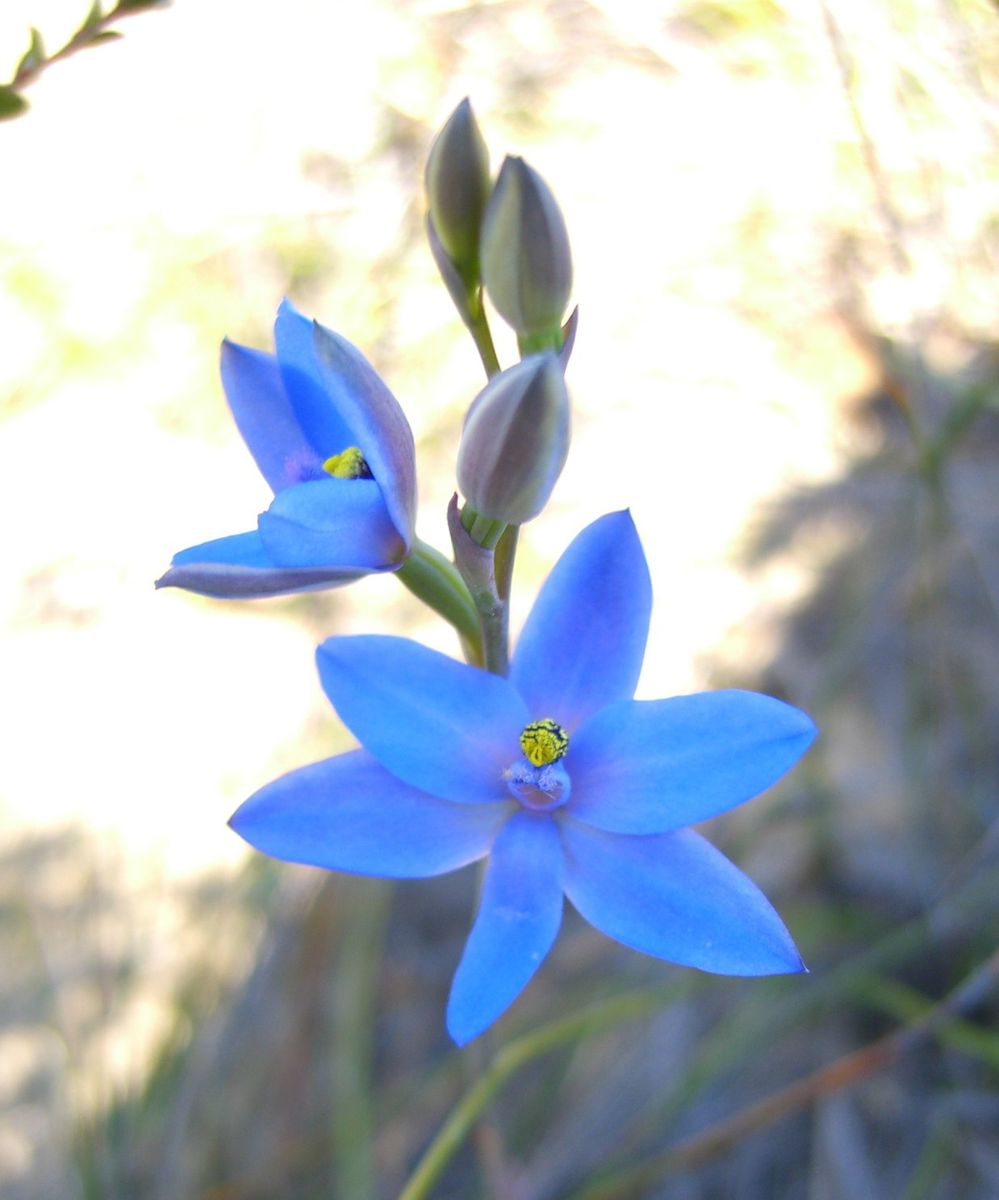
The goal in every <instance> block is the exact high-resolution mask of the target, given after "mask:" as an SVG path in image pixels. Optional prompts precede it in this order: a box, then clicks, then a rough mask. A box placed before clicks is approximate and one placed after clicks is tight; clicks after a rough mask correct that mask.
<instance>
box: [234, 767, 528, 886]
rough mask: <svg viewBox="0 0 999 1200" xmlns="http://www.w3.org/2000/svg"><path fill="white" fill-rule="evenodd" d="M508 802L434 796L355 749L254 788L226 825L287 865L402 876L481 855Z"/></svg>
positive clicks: (452, 867)
mask: <svg viewBox="0 0 999 1200" xmlns="http://www.w3.org/2000/svg"><path fill="white" fill-rule="evenodd" d="M510 807H512V805H511V806H507V805H501V804H493V805H460V804H449V803H448V802H447V801H446V800H437V799H436V798H435V797H433V796H428V795H427V794H426V793H425V792H419V791H417V790H416V788H411V787H409V786H408V785H407V784H405V783H402V782H401V781H400V780H398V779H396V778H395V777H394V776H393V775H390V774H389V773H388V771H386V770H385V769H384V768H382V767H380V766H379V765H378V763H376V762H375V760H374V759H373V758H372V757H371V756H370V755H368V754H365V752H364V751H363V750H355V751H353V752H351V753H349V754H341V755H339V756H338V757H337V758H328V759H326V760H325V761H324V762H318V763H315V764H313V765H312V766H309V767H302V768H301V769H300V770H297V771H292V772H290V774H288V775H285V776H283V777H282V778H281V779H277V780H275V781H274V783H270V784H268V785H267V786H266V787H263V788H261V789H260V791H259V792H257V793H256V794H255V795H253V796H251V797H250V799H249V800H247V801H246V803H245V804H243V805H242V806H241V807H240V808H239V809H238V810H237V812H236V813H235V815H234V816H233V818H232V820H231V821H230V822H229V824H230V825H231V826H232V827H233V829H235V831H236V832H237V833H238V834H239V835H240V837H242V838H245V839H246V841H248V842H249V843H250V845H251V846H255V847H256V849H258V850H261V851H263V853H264V854H270V855H271V856H272V857H274V858H281V859H284V860H285V861H286V862H296V863H307V864H309V865H311V866H315V867H328V868H330V869H332V870H334V871H350V872H353V873H354V874H356V875H382V876H385V877H387V878H391V879H409V878H420V877H423V876H426V875H440V874H442V873H443V872H444V871H453V870H455V869H456V868H457V867H463V866H465V864H466V863H470V862H474V861H475V860H476V859H478V858H481V857H482V856H483V855H484V854H487V853H488V851H489V848H490V846H491V845H492V843H493V840H494V839H495V837H496V834H497V832H498V831H499V829H500V827H501V825H502V824H503V821H504V820H505V819H506V818H507V816H509V812H510Z"/></svg>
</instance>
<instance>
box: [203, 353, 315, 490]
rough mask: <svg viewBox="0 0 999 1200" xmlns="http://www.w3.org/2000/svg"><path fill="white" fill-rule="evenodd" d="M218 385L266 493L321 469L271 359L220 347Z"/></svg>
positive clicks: (276, 364)
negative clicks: (306, 473)
mask: <svg viewBox="0 0 999 1200" xmlns="http://www.w3.org/2000/svg"><path fill="white" fill-rule="evenodd" d="M222 386H223V388H224V389H225V394H226V399H227V400H228V401H229V407H230V409H231V410H232V415H233V417H234V418H235V421H236V425H237V427H238V428H239V432H240V433H241V434H242V435H243V440H244V441H245V442H246V445H247V447H248V449H249V451H250V453H251V454H252V455H253V457H254V460H255V461H256V464H257V466H258V467H259V468H260V472H261V474H262V475H263V477H264V478H265V479H266V480H267V482H268V483H269V484H270V486H271V490H272V491H275V492H279V491H280V490H281V489H282V488H284V487H287V486H288V485H289V484H290V483H297V482H298V481H299V480H300V479H301V478H302V477H303V473H304V472H305V471H306V470H308V469H310V468H316V467H319V466H320V465H321V460H320V459H319V458H318V456H317V455H316V453H315V451H314V449H313V448H312V446H311V445H310V443H309V440H308V438H307V437H306V436H305V433H304V432H303V430H302V427H301V425H300V424H299V421H298V418H297V416H296V415H295V412H294V410H293V408H292V406H291V403H290V401H289V400H288V395H287V393H286V391H285V388H284V384H283V382H282V379H281V371H280V369H279V367H278V362H277V359H276V358H275V357H274V355H273V354H264V353H263V352H262V351H260V350H251V349H250V348H249V347H247V346H240V345H237V344H236V343H235V342H230V341H228V340H226V341H224V342H223V343H222Z"/></svg>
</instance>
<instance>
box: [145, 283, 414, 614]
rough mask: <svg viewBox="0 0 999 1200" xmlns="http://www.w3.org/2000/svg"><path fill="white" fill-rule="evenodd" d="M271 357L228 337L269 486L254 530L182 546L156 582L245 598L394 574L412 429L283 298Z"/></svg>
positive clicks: (236, 412)
mask: <svg viewBox="0 0 999 1200" xmlns="http://www.w3.org/2000/svg"><path fill="white" fill-rule="evenodd" d="M274 341H275V344H276V347H277V355H276V356H275V355H273V354H265V353H263V352H261V351H259V350H251V349H249V348H248V347H246V346H238V345H236V344H235V343H233V342H229V341H226V342H224V343H223V345H222V383H223V386H224V388H225V393H226V397H227V399H228V401H229V406H230V408H231V409H232V413H233V416H234V417H235V418H236V424H237V426H238V427H239V431H240V433H241V434H242V435H243V438H244V440H245V441H246V444H247V446H248V447H249V449H250V453H251V454H252V455H253V457H254V459H255V460H256V463H257V466H258V467H259V468H260V470H261V472H262V474H263V476H264V478H265V479H266V480H267V482H268V483H269V484H270V486H271V488H272V490H273V491H274V500H273V502H272V503H271V505H270V507H269V508H268V510H267V511H266V512H265V513H261V514H260V517H259V518H258V521H257V528H256V529H254V530H251V531H250V532H248V533H237V534H234V535H232V536H230V537H223V538H217V539H215V540H214V541H210V542H204V543H202V544H201V545H198V546H191V547H190V548H189V549H187V550H182V551H181V552H180V553H179V554H176V555H175V556H174V558H173V562H172V565H171V567H170V569H169V570H168V571H167V572H166V574H165V575H163V577H162V578H161V579H160V580H159V581H158V583H157V586H158V587H182V588H187V589H188V590H189V591H192V592H201V593H202V594H203V595H206V596H221V597H224V598H249V597H255V596H272V595H279V594H283V593H287V592H300V591H307V590H311V589H314V588H325V587H337V586H339V585H340V584H343V583H349V582H350V581H351V580H353V579H357V578H359V577H360V576H361V575H366V574H369V573H370V572H372V571H393V570H396V569H397V568H398V567H399V566H400V565H401V564H402V562H403V561H404V559H405V557H406V555H407V554H408V552H409V548H410V545H411V543H412V538H413V522H414V513H415V508H416V470H415V454H414V447H413V435H412V432H411V430H410V428H409V423H408V422H407V420H406V417H405V415H404V414H403V411H402V409H401V408H400V407H399V404H398V402H397V401H396V399H395V397H394V396H393V395H392V393H391V392H390V391H389V389H388V388H387V387H386V386H385V384H384V382H383V381H382V379H381V378H380V377H379V375H378V373H377V372H376V371H375V370H374V368H373V367H372V366H371V364H370V363H369V362H368V361H367V360H366V359H365V358H364V356H363V355H362V354H361V353H360V351H358V350H357V349H356V348H355V347H354V346H352V345H351V344H350V342H348V341H347V340H346V339H345V338H342V337H340V336H339V334H336V333H333V332H332V330H329V329H326V328H325V327H324V326H322V325H320V324H319V323H318V322H314V321H310V320H308V319H307V318H306V317H304V316H302V314H301V313H299V312H297V311H296V309H295V308H294V307H293V306H292V305H291V304H290V303H288V301H285V302H284V303H283V304H282V305H281V308H280V310H279V311H278V316H277V321H276V322H275V325H274Z"/></svg>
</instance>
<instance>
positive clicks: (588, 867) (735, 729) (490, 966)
mask: <svg viewBox="0 0 999 1200" xmlns="http://www.w3.org/2000/svg"><path fill="white" fill-rule="evenodd" d="M650 610H651V588H650V582H649V575H648V569H647V567H646V563H645V556H644V554H643V552H642V547H641V544H640V542H639V540H638V535H637V533H636V531H635V528H634V525H633V524H632V521H631V518H630V516H629V515H628V513H626V512H623V513H612V514H609V515H608V516H605V517H602V518H601V519H600V520H598V521H596V522H594V524H592V525H590V526H589V527H588V528H587V529H585V530H584V531H583V532H582V533H581V534H580V535H579V536H578V537H577V538H576V540H575V541H574V542H573V543H572V545H571V546H570V547H569V549H568V550H567V551H566V552H565V554H564V555H563V556H562V558H561V559H560V561H559V562H558V564H557V565H556V566H555V568H554V570H553V571H552V573H551V575H550V576H549V578H548V580H547V582H546V583H545V585H544V587H543V589H542V591H541V593H540V595H539V597H538V600H537V602H536V604H535V606H534V609H533V611H532V613H531V615H530V618H529V619H528V622H527V625H526V627H525V629H524V631H523V633H522V634H521V637H520V640H519V643H518V645H517V648H516V653H515V655H514V658H513V662H512V666H511V670H510V676H509V678H500V677H499V676H496V675H491V674H488V673H486V672H484V671H481V670H478V669H476V668H474V667H471V666H466V665H465V664H463V663H459V662H457V661H455V660H453V659H450V658H447V657H446V656H444V655H442V654H438V653H436V652H434V651H431V650H428V649H426V648H425V647H422V646H420V645H418V644H417V643H415V642H412V641H408V640H406V639H403V638H394V637H337V638H331V639H329V640H328V641H326V642H325V643H324V644H323V645H322V646H321V647H320V648H319V652H318V662H319V672H320V678H321V681H322V684H323V688H324V690H325V692H326V694H327V696H328V697H329V699H330V700H331V701H332V703H333V705H334V707H335V708H336V710H337V712H338V713H339V714H340V717H341V718H342V719H343V721H344V723H345V724H346V725H347V727H348V728H349V729H350V730H351V731H352V732H353V733H354V735H355V736H356V737H357V738H358V740H359V741H360V743H361V746H362V747H363V749H360V750H355V751H352V752H350V753H347V754H342V755H340V756H338V757H336V758H331V759H327V760H326V761H324V762H320V763H316V764H315V765H314V766H309V767H305V768H303V769H301V770H297V771H293V772H291V773H290V774H288V775H286V776H284V777H283V778H281V779H278V780H277V781H276V782H274V783H272V784H270V785H268V786H267V787H265V788H263V789H262V790H261V791H259V792H257V793H256V795H254V796H253V797H251V798H250V799H249V800H248V801H247V802H246V803H245V804H244V805H243V806H242V807H241V808H240V809H239V810H238V812H237V813H236V814H235V816H234V817H233V819H232V825H233V827H234V828H235V829H236V831H237V832H238V833H240V834H241V835H242V836H243V837H244V838H245V839H246V840H247V841H249V842H250V843H251V844H252V845H254V846H255V847H257V848H258V849H260V850H262V851H264V852H265V853H268V854H271V855H274V856H275V857H277V858H282V859H286V860H289V861H293V862H302V863H311V864H314V865H316V866H321V867H328V868H332V869H335V870H341V871H350V872H355V873H359V874H364V875H381V876H389V877H396V878H404V877H417V876H429V875H436V874H439V873H442V872H444V871H451V870H454V869H455V868H457V867H461V866H464V865H465V864H466V863H470V862H473V861H475V860H476V859H479V858H482V857H483V856H485V855H489V862H488V866H487V868H486V872H485V877H484V881H483V887H482V895H481V901H480V905H479V910H478V915H477V916H476V919H475V923H474V926H473V928H472V931H471V934H470V936H469V938H468V942H467V945H466V947H465V951H464V955H463V957H462V959H461V963H460V965H459V967H458V970H457V973H456V975H455V977H454V982H453V985H452V988H451V995H450V1000H449V1003H448V1012H447V1023H448V1029H449V1031H450V1033H451V1036H452V1037H453V1038H454V1040H455V1041H456V1042H458V1043H464V1042H467V1041H469V1040H470V1039H471V1038H473V1037H475V1036H476V1035H477V1034H479V1033H481V1032H482V1031H483V1030H484V1029H485V1028H486V1027H487V1026H489V1025H490V1024H492V1022H493V1021H494V1020H495V1019H496V1018H497V1017H498V1016H499V1015H500V1014H501V1013H502V1012H503V1011H504V1010H505V1009H506V1008H507V1006H508V1005H509V1004H510V1003H511V1002H512V1001H513V1000H514V999H515V998H516V997H517V996H518V995H519V993H520V992H521V990H522V989H523V988H524V987H525V985H526V984H527V983H528V981H529V980H530V979H531V977H532V976H533V974H534V972H535V971H536V970H537V968H538V966H539V964H540V963H541V961H542V959H543V958H544V957H545V955H546V954H547V953H548V950H549V948H550V947H551V945H552V943H553V942H554V940H555V936H556V934H557V932H558V929H559V924H560V921H561V916H562V903H563V900H562V898H563V895H566V896H568V898H569V900H570V901H571V902H572V904H573V905H574V906H575V907H576V909H577V910H578V911H579V912H580V913H581V914H582V915H583V916H584V917H585V918H586V919H587V920H588V921H589V922H590V923H591V924H592V925H594V926H595V927H596V928H597V929H599V930H601V931H603V932H604V933H605V934H608V935H609V936H610V937H612V938H616V939H617V940H618V941H619V942H622V943H624V944H625V945H626V946H630V947H633V948H634V949H636V950H641V951H644V952H645V953H647V954H651V955H655V956H657V957H659V958H663V959H668V960H670V961H672V962H676V963H681V964H684V965H687V966H691V967H699V968H701V969H702V970H705V971H713V972H718V973H721V974H729V975H769V974H780V973H787V972H795V971H799V970H802V969H803V965H802V962H801V958H800V956H799V955H798V952H797V950H796V949H795V947H794V943H793V942H792V940H791V937H790V935H789V934H788V932H787V930H786V928H785V927H784V925H783V923H782V922H781V920H780V918H779V917H778V916H777V914H776V912H775V911H774V909H773V908H772V907H771V905H770V904H769V902H768V901H767V900H766V898H765V897H764V896H763V894H762V893H761V892H760V891H759V889H758V888H757V887H756V885H755V884H753V883H752V882H751V881H750V880H749V879H748V878H747V877H746V876H745V875H744V874H743V873H742V872H741V871H740V870H739V869H738V868H737V867H735V866H734V865H733V864H732V863H731V862H730V861H729V860H728V859H727V858H725V857H724V856H723V855H722V854H721V853H720V852H719V851H717V850H716V849H714V848H713V847H712V846H711V845H709V843H708V842H706V841H705V840H704V839H703V838H702V837H701V836H700V835H699V834H697V833H695V832H693V831H692V830H690V829H687V828H686V826H688V825H690V824H692V823H694V822H697V821H703V820H704V819H706V818H708V817H712V816H714V815H716V814H717V813H720V812H723V811H725V810H726V809H730V808H732V807H733V806H735V805H737V804H741V803H742V802H743V801H745V800H748V799H750V797H752V796H755V795H756V794H758V793H759V792H761V791H763V790H764V789H765V788H767V787H769V786H770V785H771V784H772V783H774V782H775V781H776V780H777V779H779V778H780V776H782V775H783V774H784V773H785V771H787V770H788V769H789V768H790V767H791V766H792V764H793V763H794V762H796V761H797V759H798V758H799V757H800V756H801V755H802V754H803V753H804V751H805V749H806V748H807V746H808V745H809V743H810V742H811V740H812V738H813V736H814V734H815V728H814V726H813V724H812V722H811V720H809V718H808V717H807V716H805V715H804V713H802V712H800V711H798V710H797V709H795V708H792V707H791V706H790V705H788V704H785V703H783V702H781V701H779V700H775V699H773V698H771V697H769V696H762V695H758V694H756V693H752V692H744V691H717V692H707V693H702V694H699V695H692V696H679V697H676V698H674V699H669V700H653V701H642V700H634V699H632V696H633V694H634V690H635V685H636V683H637V681H638V675H639V671H640V669H641V665H642V658H643V655H644V651H645V642H646V635H647V632H648V624H649V615H650Z"/></svg>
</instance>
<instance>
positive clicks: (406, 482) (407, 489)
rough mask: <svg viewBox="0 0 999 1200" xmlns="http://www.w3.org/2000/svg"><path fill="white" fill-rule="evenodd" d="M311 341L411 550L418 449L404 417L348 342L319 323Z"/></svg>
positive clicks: (331, 391)
mask: <svg viewBox="0 0 999 1200" xmlns="http://www.w3.org/2000/svg"><path fill="white" fill-rule="evenodd" d="M312 338H313V343H312V344H313V349H314V351H315V357H316V362H317V364H318V367H319V374H320V377H321V379H322V381H323V384H324V385H325V387H326V390H327V391H328V393H329V394H330V396H331V398H332V400H333V403H334V404H335V405H336V408H337V411H338V413H339V414H340V416H341V417H342V418H343V420H344V422H345V423H346V424H347V425H348V426H349V427H350V429H351V432H352V433H353V435H354V444H356V445H357V446H359V447H360V448H361V451H362V453H363V454H364V457H365V459H366V460H367V463H368V466H369V467H370V468H371V473H372V475H373V476H374V478H375V479H376V480H377V481H378V483H379V484H380V485H381V488H382V491H383V493H384V495H385V507H386V508H387V509H388V513H389V516H390V517H391V519H392V522H393V524H394V525H395V527H396V529H397V530H398V531H399V536H400V537H401V538H402V539H403V540H404V541H405V543H406V546H407V548H408V546H409V544H410V542H411V541H412V539H413V536H414V534H413V529H414V524H415V521H416V448H415V446H414V443H413V431H412V430H411V429H410V427H409V422H408V421H407V420H406V415H405V413H404V412H403V411H402V409H401V408H400V407H399V402H398V401H397V400H396V398H395V396H393V395H392V393H391V392H390V391H389V389H388V388H387V387H386V386H385V383H384V381H383V380H382V378H381V376H380V375H379V374H378V372H377V371H376V370H375V369H374V367H372V366H371V364H370V363H369V362H368V360H367V359H366V358H365V357H364V355H363V354H362V353H361V352H360V351H359V350H358V349H357V348H356V347H354V346H352V345H351V344H350V342H348V341H347V339H346V338H342V337H341V336H340V335H339V334H337V333H334V332H333V331H332V330H331V329H327V328H326V327H325V326H323V325H320V324H319V322H318V321H317V322H314V323H313V334H312Z"/></svg>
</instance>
